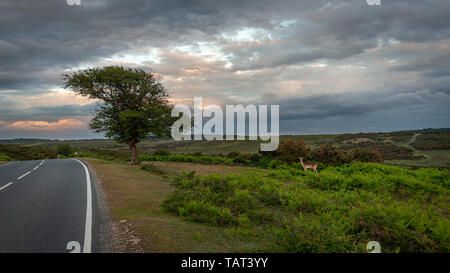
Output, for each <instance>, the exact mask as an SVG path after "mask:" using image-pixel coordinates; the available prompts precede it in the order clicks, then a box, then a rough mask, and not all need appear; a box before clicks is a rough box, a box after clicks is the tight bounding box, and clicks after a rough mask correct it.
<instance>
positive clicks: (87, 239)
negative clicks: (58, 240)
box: [72, 158, 92, 253]
mask: <svg viewBox="0 0 450 273" xmlns="http://www.w3.org/2000/svg"><path fill="white" fill-rule="evenodd" d="M72 159H73V160H75V161H77V162H78V163H80V164H81V165H82V166H83V167H84V172H85V173H86V189H87V204H86V225H85V228H84V243H83V253H91V242H92V192H91V177H90V175H89V170H88V168H87V167H86V165H84V163H83V162H81V161H80V160H78V159H75V158H72Z"/></svg>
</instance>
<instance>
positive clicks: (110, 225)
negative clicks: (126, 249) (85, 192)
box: [76, 158, 117, 253]
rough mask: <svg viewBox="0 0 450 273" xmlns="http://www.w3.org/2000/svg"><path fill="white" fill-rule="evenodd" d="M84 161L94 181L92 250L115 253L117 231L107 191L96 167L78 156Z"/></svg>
mask: <svg viewBox="0 0 450 273" xmlns="http://www.w3.org/2000/svg"><path fill="white" fill-rule="evenodd" d="M76 159H78V160H80V161H81V162H83V163H84V164H85V165H86V167H87V168H88V170H89V173H90V175H91V182H92V185H91V186H92V188H91V190H92V191H93V193H92V199H93V204H95V205H96V206H93V208H94V209H93V212H92V213H93V216H95V217H93V224H94V227H93V231H94V232H93V240H94V242H95V243H93V249H92V252H98V253H113V252H116V250H117V243H116V240H115V239H114V237H115V236H114V234H115V233H116V232H115V230H116V227H115V224H114V222H113V220H112V218H111V211H110V208H109V204H108V199H107V196H106V193H105V191H104V189H103V187H102V180H101V179H100V177H99V176H98V175H97V172H96V171H95V168H94V167H93V166H92V165H91V164H90V163H89V162H88V161H87V160H83V159H82V158H76Z"/></svg>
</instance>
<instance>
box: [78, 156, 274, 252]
mask: <svg viewBox="0 0 450 273" xmlns="http://www.w3.org/2000/svg"><path fill="white" fill-rule="evenodd" d="M83 160H86V161H88V162H89V163H90V164H91V166H92V167H93V168H94V170H95V172H96V173H97V175H98V177H99V178H100V180H101V183H102V187H103V188H104V190H105V192H106V195H107V199H108V203H109V206H110V208H111V214H112V218H113V220H114V221H115V222H116V223H117V224H118V225H119V226H120V227H121V228H120V230H121V232H130V233H131V232H132V233H133V234H134V235H135V236H136V237H137V238H138V239H139V241H138V242H137V241H136V243H137V244H138V247H136V246H133V245H132V243H130V242H124V241H122V242H120V243H122V244H123V245H124V247H123V248H121V249H120V251H127V252H128V251H135V250H136V249H140V250H142V251H144V252H254V251H258V250H260V249H265V248H268V246H267V244H268V243H270V242H271V240H269V239H266V238H261V237H258V236H256V235H252V234H243V233H242V232H243V231H241V230H238V229H236V228H234V227H231V228H222V227H213V226H208V225H203V224H200V223H193V222H189V221H185V220H183V219H182V218H180V217H177V216H176V215H173V214H170V213H168V212H165V211H164V209H163V207H162V204H163V202H164V200H166V199H167V198H168V197H169V195H170V194H171V193H172V192H173V191H174V189H175V188H174V187H173V186H171V185H170V183H169V182H168V181H166V180H167V179H166V178H164V177H163V176H162V175H155V174H153V173H151V172H148V171H145V170H140V167H136V166H131V165H129V164H125V163H117V162H111V161H105V160H99V159H87V158H83ZM162 164H163V163H162ZM175 164H177V165H176V168H175V166H172V165H170V164H169V165H165V166H161V170H163V171H167V174H168V176H170V175H172V174H174V170H176V171H175V172H176V173H181V172H183V171H190V170H192V168H195V169H196V170H197V171H199V168H202V167H203V168H202V169H203V172H204V173H205V174H206V173H211V171H208V170H207V169H208V167H207V165H195V166H194V164H189V163H186V164H187V165H186V166H182V164H181V163H175ZM230 168H231V167H230ZM225 172H227V171H225ZM228 172H229V173H231V172H236V169H233V170H232V169H228ZM127 230H128V231H127ZM123 235H124V234H123ZM125 237H127V236H125Z"/></svg>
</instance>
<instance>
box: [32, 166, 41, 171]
mask: <svg viewBox="0 0 450 273" xmlns="http://www.w3.org/2000/svg"><path fill="white" fill-rule="evenodd" d="M40 166H41V165H37V166H36V167H34V168H33V171H35V170H37V169H38V168H39V167H40Z"/></svg>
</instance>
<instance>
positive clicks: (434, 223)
mask: <svg viewBox="0 0 450 273" xmlns="http://www.w3.org/2000/svg"><path fill="white" fill-rule="evenodd" d="M173 183H174V186H175V187H176V190H175V191H174V192H173V193H172V194H171V195H170V197H169V198H168V199H167V200H166V201H165V202H164V208H165V209H166V211H168V212H170V213H173V214H175V215H178V216H180V217H182V218H183V219H185V220H187V221H190V222H197V223H203V224H206V225H209V226H215V227H223V228H227V229H229V228H235V229H238V230H240V231H241V232H244V233H245V232H247V233H252V234H258V236H261V237H264V238H266V240H268V241H269V242H268V244H267V245H269V246H270V247H268V248H266V249H259V251H280V252H366V250H365V248H366V244H367V243H368V242H369V241H378V242H380V244H381V247H382V250H383V252H449V251H450V233H449V232H448V231H449V230H450V221H449V220H448V214H449V212H450V211H449V205H448V203H449V202H450V198H449V197H450V195H449V193H450V176H449V172H448V171H447V170H437V169H419V170H406V169H402V168H398V167H394V166H388V165H383V164H373V163H353V164H351V165H349V166H344V167H328V168H326V169H324V170H323V171H321V172H320V173H319V174H313V173H312V172H304V171H301V170H298V169H296V168H292V167H287V166H280V167H278V169H276V170H271V171H268V172H265V173H258V172H249V173H245V174H231V175H209V176H202V177H199V176H196V175H195V174H194V173H185V174H184V175H182V176H180V177H177V178H176V179H175V180H174V182H173Z"/></svg>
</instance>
